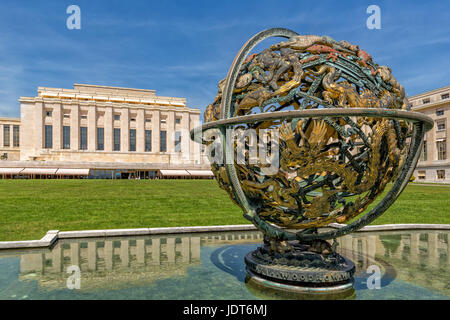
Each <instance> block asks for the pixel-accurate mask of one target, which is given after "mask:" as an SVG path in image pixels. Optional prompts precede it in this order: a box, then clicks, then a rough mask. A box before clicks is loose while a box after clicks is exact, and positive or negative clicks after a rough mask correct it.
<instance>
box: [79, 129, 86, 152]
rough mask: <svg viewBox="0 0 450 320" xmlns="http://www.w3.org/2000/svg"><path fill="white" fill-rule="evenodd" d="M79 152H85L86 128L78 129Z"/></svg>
mask: <svg viewBox="0 0 450 320" xmlns="http://www.w3.org/2000/svg"><path fill="white" fill-rule="evenodd" d="M80 150H87V127H80Z"/></svg>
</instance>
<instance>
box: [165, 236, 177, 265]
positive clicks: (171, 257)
mask: <svg viewBox="0 0 450 320" xmlns="http://www.w3.org/2000/svg"><path fill="white" fill-rule="evenodd" d="M166 243H167V245H166V256H167V262H169V263H175V256H176V252H175V238H167V242H166Z"/></svg>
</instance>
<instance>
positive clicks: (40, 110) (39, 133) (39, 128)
mask: <svg viewBox="0 0 450 320" xmlns="http://www.w3.org/2000/svg"><path fill="white" fill-rule="evenodd" d="M34 112H35V115H34V119H35V123H36V135H35V139H36V144H35V145H36V146H37V148H38V150H36V151H37V152H36V153H35V154H39V153H41V152H40V150H41V149H43V148H44V103H43V102H36V106H35V109H34Z"/></svg>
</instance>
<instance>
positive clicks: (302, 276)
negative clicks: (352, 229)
mask: <svg viewBox="0 0 450 320" xmlns="http://www.w3.org/2000/svg"><path fill="white" fill-rule="evenodd" d="M292 248H293V249H292V250H291V251H289V252H286V253H284V254H279V253H272V252H271V251H270V249H269V247H268V246H267V245H263V246H262V247H260V248H258V249H256V250H254V251H252V252H249V253H248V254H247V255H246V256H245V264H246V270H247V283H248V284H250V285H253V286H255V287H259V288H265V289H270V290H272V291H273V290H275V291H281V292H284V293H291V294H296V295H303V296H304V295H306V296H309V298H314V296H327V297H326V298H325V299H331V298H333V297H332V296H336V297H335V298H338V299H341V298H345V297H348V296H350V295H352V294H353V293H354V289H353V274H354V272H355V265H354V264H353V262H352V261H350V260H348V259H347V258H345V257H343V256H341V255H339V254H338V253H336V252H333V253H330V254H327V255H323V254H319V253H315V252H311V251H309V250H307V248H308V247H307V246H306V247H305V246H303V245H301V244H293V245H292ZM305 248H306V249H305Z"/></svg>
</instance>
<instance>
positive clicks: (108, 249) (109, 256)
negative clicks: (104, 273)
mask: <svg viewBox="0 0 450 320" xmlns="http://www.w3.org/2000/svg"><path fill="white" fill-rule="evenodd" d="M113 256H114V248H113V242H112V241H110V240H109V241H105V258H104V259H105V269H106V270H112V269H113V265H114V263H113Z"/></svg>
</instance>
